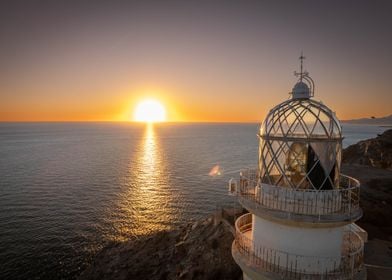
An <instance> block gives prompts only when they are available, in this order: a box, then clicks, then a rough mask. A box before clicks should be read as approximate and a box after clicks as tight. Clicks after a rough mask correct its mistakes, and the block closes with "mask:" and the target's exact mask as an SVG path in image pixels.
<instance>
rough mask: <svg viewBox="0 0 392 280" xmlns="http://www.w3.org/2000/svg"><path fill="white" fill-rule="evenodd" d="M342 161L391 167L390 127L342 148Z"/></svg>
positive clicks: (391, 144)
mask: <svg viewBox="0 0 392 280" xmlns="http://www.w3.org/2000/svg"><path fill="white" fill-rule="evenodd" d="M343 162H344V163H348V164H361V165H369V166H372V167H378V168H384V169H392V129H389V130H387V131H385V132H384V133H383V134H381V135H379V136H377V137H376V138H372V139H367V140H364V141H360V142H358V143H357V144H354V145H351V146H349V147H348V148H346V149H344V151H343Z"/></svg>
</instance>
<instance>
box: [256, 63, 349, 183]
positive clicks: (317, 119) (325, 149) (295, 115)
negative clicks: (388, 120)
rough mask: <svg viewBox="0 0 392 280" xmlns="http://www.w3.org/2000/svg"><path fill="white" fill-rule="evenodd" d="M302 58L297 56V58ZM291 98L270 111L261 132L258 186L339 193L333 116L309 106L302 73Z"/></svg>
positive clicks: (308, 86)
mask: <svg viewBox="0 0 392 280" xmlns="http://www.w3.org/2000/svg"><path fill="white" fill-rule="evenodd" d="M301 57H302V56H301ZM295 74H296V75H297V76H298V77H299V81H298V82H297V83H296V84H295V86H294V88H293V91H292V92H291V93H290V94H291V98H290V99H289V100H287V101H284V102H282V103H281V104H279V105H277V106H275V107H274V108H273V109H272V110H271V111H270V112H269V113H268V115H267V117H266V118H265V120H264V122H263V123H262V125H261V127H260V132H259V137H260V146H259V170H260V182H261V183H264V184H269V185H275V186H283V187H289V188H294V189H315V190H330V189H336V188H339V174H340V161H341V153H342V130H341V126H340V123H339V120H338V119H337V117H336V115H335V113H334V112H333V111H331V109H329V108H328V107H327V106H325V105H324V104H322V103H321V102H318V101H315V100H313V99H312V98H311V97H312V96H313V95H314V83H313V80H312V79H311V78H310V76H309V74H308V73H307V72H303V71H302V59H301V72H300V73H295Z"/></svg>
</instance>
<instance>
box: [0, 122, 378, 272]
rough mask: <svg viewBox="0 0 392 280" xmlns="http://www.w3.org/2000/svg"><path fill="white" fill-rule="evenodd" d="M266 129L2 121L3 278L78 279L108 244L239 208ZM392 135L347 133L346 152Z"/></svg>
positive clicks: (346, 129)
mask: <svg viewBox="0 0 392 280" xmlns="http://www.w3.org/2000/svg"><path fill="white" fill-rule="evenodd" d="M258 129H259V125H258V124H256V123H250V124H222V123H213V124H206V123H161V124H153V125H146V124H134V123H0V279H75V278H76V277H77V276H78V275H79V274H80V272H81V271H82V270H83V269H85V268H86V266H87V265H88V264H89V263H90V262H91V260H92V258H93V256H94V254H96V253H97V252H98V251H99V250H100V249H101V248H102V247H103V246H105V244H108V243H109V242H112V241H124V240H127V239H129V238H134V237H137V236H140V235H146V234H152V233H154V232H157V231H161V230H170V229H172V228H175V227H178V226H179V225H184V224H187V223H190V222H192V221H195V220H197V219H200V218H202V217H206V216H208V215H210V214H211V213H213V212H214V211H216V210H217V209H220V208H221V207H230V206H232V205H235V204H236V200H235V198H233V197H232V196H230V195H228V191H227V182H228V180H229V179H230V178H231V177H238V173H239V170H240V169H243V168H248V167H256V166H257V156H258V138H257V133H258ZM384 130H386V128H385V127H379V126H369V125H349V124H344V125H343V134H344V136H345V138H344V140H343V145H344V147H347V146H348V145H351V144H354V143H356V142H358V141H359V140H363V139H367V138H373V137H375V136H377V134H379V133H382V132H383V131H384Z"/></svg>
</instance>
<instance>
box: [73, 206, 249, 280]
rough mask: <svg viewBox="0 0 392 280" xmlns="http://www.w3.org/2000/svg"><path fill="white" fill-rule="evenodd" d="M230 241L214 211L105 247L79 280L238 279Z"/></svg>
mask: <svg viewBox="0 0 392 280" xmlns="http://www.w3.org/2000/svg"><path fill="white" fill-rule="evenodd" d="M233 239H234V237H233V231H232V227H231V225H230V224H229V222H228V220H227V219H225V218H224V217H223V215H221V213H220V212H218V213H215V214H214V215H213V216H211V217H208V218H206V219H203V220H200V221H197V222H195V223H190V224H188V225H186V226H184V227H181V228H179V229H177V230H173V231H163V232H158V233H155V234H153V235H149V236H143V237H140V238H134V239H131V240H129V241H126V242H113V243H111V244H108V245H107V246H106V247H105V248H103V249H102V250H101V251H100V252H99V253H98V254H97V256H96V257H95V259H94V261H93V263H92V264H91V266H90V267H89V268H88V269H87V270H85V271H84V272H83V273H82V274H81V275H80V277H79V279H84V280H92V279H119V280H121V279H124V280H125V279H150V280H161V279H162V280H163V279H211V280H212V279H233V280H234V279H240V277H241V275H242V272H241V270H240V268H239V267H238V266H237V265H236V264H235V262H234V260H233V259H232V257H231V244H232V242H233Z"/></svg>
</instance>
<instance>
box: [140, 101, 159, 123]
mask: <svg viewBox="0 0 392 280" xmlns="http://www.w3.org/2000/svg"><path fill="white" fill-rule="evenodd" d="M133 118H134V120H135V121H138V122H164V121H165V120H166V110H165V107H164V106H163V105H162V104H161V103H160V102H159V101H157V100H154V99H147V100H143V101H141V102H140V103H139V104H137V106H136V108H135V112H134V115H133Z"/></svg>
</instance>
